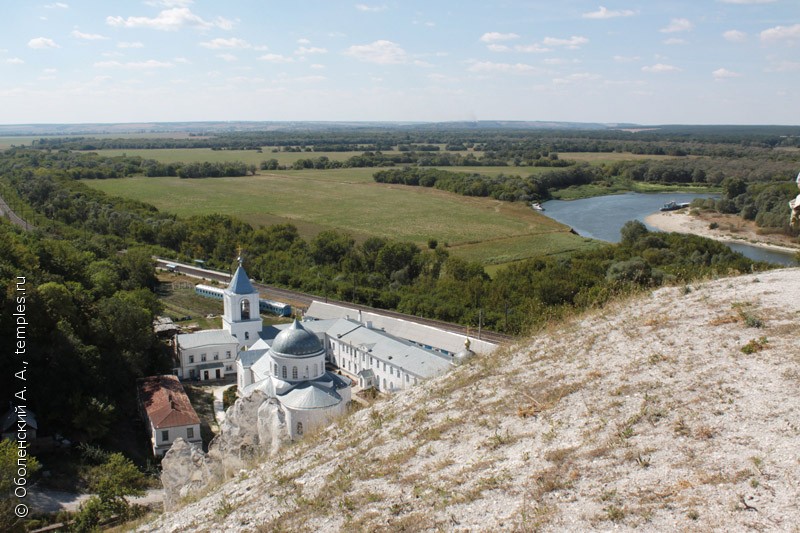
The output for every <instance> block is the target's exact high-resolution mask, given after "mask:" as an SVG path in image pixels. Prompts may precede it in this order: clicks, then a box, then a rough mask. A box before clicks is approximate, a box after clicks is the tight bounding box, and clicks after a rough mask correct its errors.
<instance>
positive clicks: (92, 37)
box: [70, 30, 109, 41]
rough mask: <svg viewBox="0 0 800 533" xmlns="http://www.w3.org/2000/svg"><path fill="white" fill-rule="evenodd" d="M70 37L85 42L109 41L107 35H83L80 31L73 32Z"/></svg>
mask: <svg viewBox="0 0 800 533" xmlns="http://www.w3.org/2000/svg"><path fill="white" fill-rule="evenodd" d="M70 35H72V36H73V37H75V38H76V39H83V40H85V41H103V40H106V39H109V37H106V36H105V35H100V34H98V33H83V32H82V31H78V30H72V33H70Z"/></svg>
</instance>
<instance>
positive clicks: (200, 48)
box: [0, 0, 800, 125]
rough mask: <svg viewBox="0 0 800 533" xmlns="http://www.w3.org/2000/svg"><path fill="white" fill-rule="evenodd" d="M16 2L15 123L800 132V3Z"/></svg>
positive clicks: (6, 71)
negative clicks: (495, 123)
mask: <svg viewBox="0 0 800 533" xmlns="http://www.w3.org/2000/svg"><path fill="white" fill-rule="evenodd" d="M363 2H364V3H361V0H356V1H355V2H342V1H337V0H328V1H326V0H316V1H312V0H295V1H281V2H279V1H273V0H226V1H224V2H222V1H210V0H196V1H192V0H136V1H132V0H115V1H114V2H108V1H102V0H82V1H79V0H63V1H56V2H52V1H49V0H46V1H45V2H37V1H30V0H4V1H3V6H2V10H0V13H1V14H2V16H0V124H47V123H95V122H100V123H118V122H174V121H227V120H231V121H240V120H249V121H401V122H402V121H414V122H416V121H425V122H439V121H463V120H467V121H473V120H542V121H567V122H601V123H636V124H788V125H798V124H800V2H799V1H798V0H691V1H685V0H670V1H663V2H662V1H657V0H622V1H616V0H600V1H595V0H588V1H585V0H560V1H554V0H548V1H541V0H531V1H511V0H509V1H490V0H484V1H473V0H460V1H453V0H427V1H418V0H408V1H406V0H403V1H400V0H386V1H382V0H363Z"/></svg>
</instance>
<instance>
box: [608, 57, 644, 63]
mask: <svg viewBox="0 0 800 533" xmlns="http://www.w3.org/2000/svg"><path fill="white" fill-rule="evenodd" d="M613 59H614V61H616V62H617V63H633V62H634V61H639V59H641V58H640V57H639V56H614V58H613Z"/></svg>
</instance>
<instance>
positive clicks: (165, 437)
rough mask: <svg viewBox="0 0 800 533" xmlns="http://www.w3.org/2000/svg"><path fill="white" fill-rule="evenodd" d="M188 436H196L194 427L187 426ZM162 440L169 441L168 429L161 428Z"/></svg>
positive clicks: (189, 437)
mask: <svg viewBox="0 0 800 533" xmlns="http://www.w3.org/2000/svg"><path fill="white" fill-rule="evenodd" d="M186 438H187V439H193V438H194V428H186ZM161 440H162V441H163V442H168V441H169V430H168V429H164V430H161Z"/></svg>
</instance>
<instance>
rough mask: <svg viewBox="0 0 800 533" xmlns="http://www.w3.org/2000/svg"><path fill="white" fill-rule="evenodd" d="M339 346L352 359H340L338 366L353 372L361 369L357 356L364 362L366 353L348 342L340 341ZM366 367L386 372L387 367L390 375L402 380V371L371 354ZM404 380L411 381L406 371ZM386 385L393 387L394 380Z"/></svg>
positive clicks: (333, 346) (385, 385)
mask: <svg viewBox="0 0 800 533" xmlns="http://www.w3.org/2000/svg"><path fill="white" fill-rule="evenodd" d="M339 346H340V347H341V353H343V354H349V355H352V356H354V357H352V361H351V360H344V361H342V363H343V364H341V365H340V366H341V367H342V368H345V369H346V370H348V371H350V372H352V373H353V374H357V373H358V372H359V371H360V370H361V368H359V365H358V356H359V355H361V362H362V363H365V364H366V361H367V356H366V354H365V353H364V352H363V351H360V350H358V349H357V348H354V347H353V346H350V345H349V344H344V343H342V344H340V345H339ZM334 348H335V345H334V343H333V341H331V349H334ZM334 353H335V352H334ZM333 362H334V363H336V359H335V357H334V361H333ZM362 366H365V365H362ZM368 368H374V369H375V370H378V371H380V370H383V371H384V372H387V368H388V372H389V375H390V376H395V375H396V376H397V377H398V378H400V381H401V382H402V381H403V373H402V371H401V369H400V368H398V367H395V366H393V365H387V364H386V361H380V360H376V359H375V358H373V357H372V356H371V355H370V356H369V367H368ZM405 381H406V383H410V382H411V376H410V375H409V374H408V373H406V374H405ZM416 383H417V378H416V377H415V378H414V384H416ZM388 386H389V389H388V390H391V389H394V382H391V383H389V384H388ZM386 387H387V383H386V378H384V379H383V389H384V390H387V389H386Z"/></svg>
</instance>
